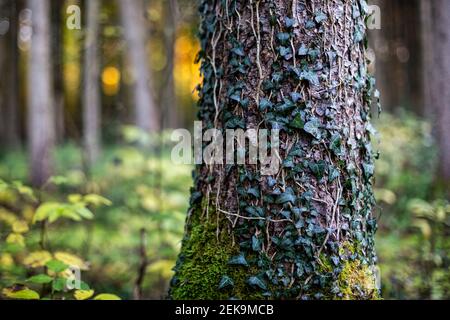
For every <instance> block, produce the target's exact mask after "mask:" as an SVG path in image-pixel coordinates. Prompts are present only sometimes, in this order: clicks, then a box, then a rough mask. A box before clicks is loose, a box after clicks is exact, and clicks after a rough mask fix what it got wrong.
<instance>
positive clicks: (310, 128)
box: [303, 119, 322, 140]
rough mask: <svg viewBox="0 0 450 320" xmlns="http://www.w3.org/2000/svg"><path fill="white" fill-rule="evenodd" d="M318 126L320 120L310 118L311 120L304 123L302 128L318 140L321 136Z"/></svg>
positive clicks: (319, 125)
mask: <svg viewBox="0 0 450 320" xmlns="http://www.w3.org/2000/svg"><path fill="white" fill-rule="evenodd" d="M320 127H321V123H320V121H319V120H318V119H312V120H311V121H308V122H307V123H305V126H304V127H303V130H305V131H306V132H307V133H309V134H310V135H312V136H313V137H314V138H316V139H317V140H320V138H321V137H322V134H321V132H320Z"/></svg>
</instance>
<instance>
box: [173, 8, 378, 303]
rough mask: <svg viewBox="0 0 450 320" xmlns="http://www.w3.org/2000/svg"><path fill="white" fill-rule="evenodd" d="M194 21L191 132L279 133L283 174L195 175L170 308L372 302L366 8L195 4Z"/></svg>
mask: <svg viewBox="0 0 450 320" xmlns="http://www.w3.org/2000/svg"><path fill="white" fill-rule="evenodd" d="M200 13H201V17H202V24H201V28H200V30H201V32H200V38H201V44H202V51H201V53H200V57H201V59H202V73H203V76H204V81H203V86H202V88H201V89H200V102H199V106H200V112H199V118H200V120H201V121H202V123H203V127H204V128H206V129H209V128H217V129H236V128H238V127H241V128H245V129H250V128H253V129H264V128H267V129H272V133H274V131H273V130H274V129H281V132H280V143H279V146H280V148H279V149H280V150H279V153H278V154H279V157H280V159H281V160H282V165H281V167H280V170H279V171H278V172H277V173H276V174H273V175H271V176H265V175H263V172H260V170H258V168H259V167H260V166H261V167H262V166H263V165H262V164H261V163H259V164H258V165H253V164H250V163H249V162H248V161H247V164H246V165H235V164H230V162H229V161H228V162H227V164H226V165H225V164H217V163H216V164H214V165H208V164H203V165H199V166H197V168H196V170H195V187H194V189H193V191H192V195H191V208H190V210H189V213H188V217H187V221H186V232H185V237H184V239H183V243H182V248H181V253H180V255H179V259H178V262H177V265H176V267H175V271H176V272H175V276H174V278H173V279H172V282H171V290H170V296H171V297H172V298H173V299H228V298H232V297H233V298H238V299H263V298H272V299H371V298H376V297H377V296H378V289H377V285H376V281H375V278H376V277H375V264H376V255H375V252H374V238H373V237H374V232H375V229H376V220H375V219H374V218H373V215H372V214H373V213H372V211H373V207H374V197H373V192H372V176H373V171H374V166H373V154H372V149H371V144H370V140H369V133H368V131H369V130H370V129H371V126H370V123H369V119H370V115H369V108H370V107H369V106H370V100H371V97H372V84H373V79H372V78H371V77H370V76H369V75H368V73H367V72H366V69H367V66H366V61H365V57H364V50H365V48H364V38H365V25H364V18H365V17H366V15H367V12H366V6H365V1H359V0H350V1H349V0H336V1H329V2H327V1H322V0H311V1H307V2H301V1H295V0H294V1H291V0H280V1H276V2H274V1H240V0H238V1H229V2H227V1H206V0H204V1H201V5H200ZM228 143H229V141H227V144H228ZM272 143H273V145H272V147H274V145H275V146H276V144H274V142H272ZM204 147H205V151H207V148H208V147H209V146H207V145H204ZM227 147H228V148H226V149H227V150H226V151H227V152H228V151H229V150H231V148H230V147H229V146H227ZM245 148H246V151H249V146H245ZM233 150H235V149H233ZM233 152H234V151H233ZM219 154H220V153H219ZM272 156H274V157H276V156H277V154H276V153H275V154H274V153H272ZM260 160H261V159H260Z"/></svg>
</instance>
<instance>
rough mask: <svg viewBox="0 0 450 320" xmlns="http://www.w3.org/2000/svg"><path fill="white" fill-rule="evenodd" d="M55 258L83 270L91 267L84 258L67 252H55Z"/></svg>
mask: <svg viewBox="0 0 450 320" xmlns="http://www.w3.org/2000/svg"><path fill="white" fill-rule="evenodd" d="M55 259H56V260H59V261H61V262H63V263H65V264H67V265H68V266H71V267H77V268H80V269H81V270H88V269H89V268H88V266H87V264H86V262H84V261H83V259H81V258H79V257H77V256H76V255H73V254H70V253H67V252H61V251H58V252H55Z"/></svg>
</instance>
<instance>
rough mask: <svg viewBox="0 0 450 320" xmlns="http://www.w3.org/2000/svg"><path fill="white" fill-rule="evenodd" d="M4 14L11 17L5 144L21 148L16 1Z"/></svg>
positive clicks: (5, 86)
mask: <svg viewBox="0 0 450 320" xmlns="http://www.w3.org/2000/svg"><path fill="white" fill-rule="evenodd" d="M3 12H4V14H5V15H6V16H8V17H9V30H8V33H7V34H6V35H4V37H5V39H4V42H5V43H4V44H5V49H4V51H2V52H3V53H5V55H4V57H3V59H4V62H6V64H5V65H4V66H5V67H4V69H3V70H5V72H4V74H3V79H2V81H3V89H4V95H3V98H4V105H3V108H4V109H3V114H4V129H3V130H4V132H3V134H4V136H3V140H4V142H3V144H4V146H7V147H11V148H14V147H18V146H20V132H19V114H20V113H19V100H18V99H19V94H18V83H19V80H18V76H19V72H18V59H19V50H18V47H17V28H18V21H17V15H18V10H17V3H16V2H15V1H5V3H4V4H3Z"/></svg>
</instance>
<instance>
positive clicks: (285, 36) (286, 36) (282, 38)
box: [277, 32, 291, 44]
mask: <svg viewBox="0 0 450 320" xmlns="http://www.w3.org/2000/svg"><path fill="white" fill-rule="evenodd" d="M290 37H291V36H290V35H289V33H286V32H280V33H278V34H277V38H278V40H280V41H281V43H283V44H286V43H287V42H288V41H289V39H290Z"/></svg>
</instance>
